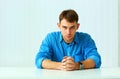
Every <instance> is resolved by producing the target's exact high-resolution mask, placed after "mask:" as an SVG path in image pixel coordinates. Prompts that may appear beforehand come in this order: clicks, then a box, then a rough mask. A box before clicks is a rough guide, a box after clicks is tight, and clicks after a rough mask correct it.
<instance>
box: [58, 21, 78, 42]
mask: <svg viewBox="0 0 120 79" xmlns="http://www.w3.org/2000/svg"><path fill="white" fill-rule="evenodd" d="M58 27H59V28H60V30H61V33H62V36H63V39H64V41H65V42H66V43H71V42H72V41H73V39H74V35H75V33H76V30H77V29H78V27H79V24H78V23H76V22H72V23H71V22H68V21H67V20H66V19H63V20H61V22H60V23H58Z"/></svg>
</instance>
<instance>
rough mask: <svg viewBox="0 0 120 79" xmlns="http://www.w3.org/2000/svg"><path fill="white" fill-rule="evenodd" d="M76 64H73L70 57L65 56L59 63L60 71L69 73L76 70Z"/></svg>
mask: <svg viewBox="0 0 120 79" xmlns="http://www.w3.org/2000/svg"><path fill="white" fill-rule="evenodd" d="M78 66H79V65H78V63H77V62H74V59H73V58H72V57H67V56H65V57H64V58H63V60H62V62H61V65H60V69H61V70H66V71H71V70H77V69H78Z"/></svg>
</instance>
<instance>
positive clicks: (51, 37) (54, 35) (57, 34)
mask: <svg viewBox="0 0 120 79" xmlns="http://www.w3.org/2000/svg"><path fill="white" fill-rule="evenodd" d="M60 36H61V32H60V31H56V32H50V33H48V34H47V35H46V38H45V39H47V40H55V39H58V38H59V37H60Z"/></svg>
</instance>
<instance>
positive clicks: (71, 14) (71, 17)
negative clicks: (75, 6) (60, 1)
mask: <svg viewBox="0 0 120 79" xmlns="http://www.w3.org/2000/svg"><path fill="white" fill-rule="evenodd" d="M62 19H66V20H67V21H68V22H75V21H76V22H78V19H79V17H78V14H77V13H76V12H75V11H74V10H72V9H68V10H63V11H62V13H61V14H60V15H59V22H61V20H62Z"/></svg>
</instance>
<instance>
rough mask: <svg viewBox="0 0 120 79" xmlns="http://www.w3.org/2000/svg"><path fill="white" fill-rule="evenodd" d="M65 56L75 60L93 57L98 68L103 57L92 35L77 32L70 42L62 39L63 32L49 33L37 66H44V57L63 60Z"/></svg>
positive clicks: (40, 50)
mask: <svg viewBox="0 0 120 79" xmlns="http://www.w3.org/2000/svg"><path fill="white" fill-rule="evenodd" d="M64 56H71V57H73V58H74V61H75V62H80V61H84V60H86V59H93V60H94V62H95V67H96V68H99V67H100V65H101V57H100V55H99V53H98V51H97V48H96V45H95V42H94V40H93V39H92V38H91V37H90V35H88V34H87V33H82V32H76V34H75V36H74V40H73V42H71V43H70V44H67V43H66V42H65V41H64V40H63V39H62V35H61V32H52V33H49V34H48V35H47V36H46V38H45V39H44V40H43V41H42V44H41V46H40V49H39V51H38V53H37V55H36V59H35V64H36V66H37V68H42V61H43V60H44V59H50V60H52V61H56V62H61V61H62V59H63V57H64Z"/></svg>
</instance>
